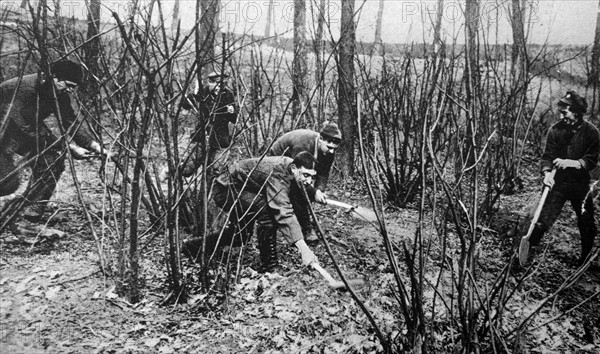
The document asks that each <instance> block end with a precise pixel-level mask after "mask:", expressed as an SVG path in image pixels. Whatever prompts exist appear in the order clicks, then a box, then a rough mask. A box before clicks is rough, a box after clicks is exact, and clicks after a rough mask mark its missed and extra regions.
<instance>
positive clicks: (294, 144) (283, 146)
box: [269, 129, 335, 192]
mask: <svg viewBox="0 0 600 354" xmlns="http://www.w3.org/2000/svg"><path fill="white" fill-rule="evenodd" d="M319 135H320V134H319V133H317V132H315V131H312V130H308V129H296V130H292V131H289V132H287V133H285V134H283V135H282V136H281V137H280V138H279V139H277V140H276V141H275V142H274V143H273V146H271V150H270V151H269V155H271V156H288V157H291V158H294V157H295V156H296V155H298V154H299V153H301V152H303V151H307V152H309V153H311V154H313V156H314V157H315V158H316V159H317V164H316V165H315V171H316V172H317V176H316V178H315V188H317V189H318V190H320V191H321V192H324V191H325V189H326V188H327V181H328V180H329V171H331V165H332V164H333V160H334V158H335V155H334V154H324V153H323V152H321V150H320V149H319V144H318V141H319Z"/></svg>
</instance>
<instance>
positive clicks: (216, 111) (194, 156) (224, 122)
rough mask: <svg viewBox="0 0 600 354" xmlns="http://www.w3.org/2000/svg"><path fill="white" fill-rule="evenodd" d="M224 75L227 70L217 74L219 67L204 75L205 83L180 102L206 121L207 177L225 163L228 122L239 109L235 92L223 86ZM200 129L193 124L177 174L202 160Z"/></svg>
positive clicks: (194, 167) (193, 169)
mask: <svg viewBox="0 0 600 354" xmlns="http://www.w3.org/2000/svg"><path fill="white" fill-rule="evenodd" d="M228 78H229V76H228V75H227V74H224V73H223V74H221V73H220V72H219V71H212V72H210V73H209V74H208V75H207V76H206V84H205V85H204V86H203V87H202V88H201V90H200V91H199V92H197V93H194V94H190V95H188V96H187V97H186V99H185V100H184V102H183V104H182V107H183V108H184V109H193V108H195V109H197V110H198V114H199V115H203V116H204V119H205V122H206V124H207V126H206V132H207V135H208V145H207V146H206V150H207V154H208V156H207V157H208V158H207V166H209V168H208V170H209V171H213V172H211V173H209V174H211V176H209V177H214V176H216V175H218V174H219V172H220V170H221V169H222V168H223V166H224V165H225V164H226V160H227V156H225V154H224V153H225V150H226V149H227V148H228V147H229V145H230V144H231V136H230V134H229V123H233V124H235V122H236V121H237V116H238V113H239V107H238V105H237V103H236V101H235V96H234V94H233V92H232V91H231V90H229V89H228V88H227V86H226V84H227V79H228ZM200 129H204V127H200V126H197V127H196V130H195V131H194V133H192V147H191V149H190V154H189V156H187V157H186V158H185V160H184V163H183V164H182V166H181V167H180V168H181V174H182V175H183V176H185V177H189V176H191V175H193V174H194V173H195V172H196V170H197V169H198V167H200V166H202V163H203V162H204V156H202V155H201V154H200V147H199V146H198V144H199V143H200V141H199V139H200V137H201V134H200V133H199V132H200ZM210 179H212V178H209V180H210Z"/></svg>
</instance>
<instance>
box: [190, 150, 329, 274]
mask: <svg viewBox="0 0 600 354" xmlns="http://www.w3.org/2000/svg"><path fill="white" fill-rule="evenodd" d="M314 162H315V161H314V158H313V157H312V155H311V154H309V153H307V152H301V153H300V154H298V155H297V156H296V157H295V158H294V159H293V160H292V159H291V158H289V157H285V156H268V157H264V158H253V159H246V160H241V161H238V162H237V163H235V164H232V165H231V166H230V167H229V170H228V171H225V172H223V173H222V174H221V175H219V177H218V178H217V179H216V180H215V187H214V191H213V199H214V201H215V203H216V204H217V206H219V207H220V208H221V209H222V210H223V212H225V213H230V216H229V221H228V222H227V223H226V224H225V225H222V227H221V228H220V231H218V232H215V233H212V234H210V235H208V237H207V239H206V250H208V252H209V254H210V252H212V250H214V249H215V248H216V247H219V246H227V245H234V246H240V245H242V244H245V243H246V242H247V241H248V240H249V238H250V237H251V236H252V232H253V228H254V223H255V222H256V233H257V238H258V247H259V252H260V261H261V265H260V268H259V271H261V272H268V271H272V270H274V269H275V268H276V267H277V265H278V258H277V231H280V233H281V234H282V235H283V237H284V238H285V239H286V241H287V242H288V243H289V244H293V245H294V246H296V248H297V249H298V251H299V252H300V255H301V256H302V264H303V265H305V266H308V265H310V264H311V263H313V262H318V260H317V257H316V256H315V254H314V253H313V252H312V251H311V249H310V248H309V247H308V245H307V244H306V242H305V241H304V238H303V235H302V229H301V227H300V224H299V223H298V219H297V218H296V215H295V214H294V209H293V207H292V204H291V200H292V199H293V198H294V197H293V195H294V194H298V193H301V194H304V190H303V189H304V188H306V193H307V194H308V196H309V198H310V199H313V198H314V195H315V190H314V188H312V186H311V183H312V180H313V179H314V178H315V174H316V171H315V169H314ZM304 200H306V199H304ZM201 246H202V239H193V240H190V241H187V242H186V243H185V244H184V247H183V251H184V253H185V254H186V255H188V256H190V257H192V258H196V257H197V256H198V254H199V251H200V249H201Z"/></svg>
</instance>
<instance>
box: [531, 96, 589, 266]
mask: <svg viewBox="0 0 600 354" xmlns="http://www.w3.org/2000/svg"><path fill="white" fill-rule="evenodd" d="M587 107H588V106H587V102H586V101H585V99H584V98H583V97H581V96H579V95H578V94H577V93H575V92H574V91H567V94H566V95H565V96H564V97H563V98H561V99H560V101H558V111H559V113H560V116H561V120H560V121H559V122H557V123H555V124H554V125H552V127H550V130H549V131H548V135H547V137H546V147H545V149H544V154H543V155H542V159H541V171H542V173H543V175H544V185H546V186H548V187H550V188H551V190H550V192H549V194H548V197H547V199H546V202H545V204H544V206H543V208H542V212H541V214H540V218H539V221H538V222H537V223H536V225H535V227H534V229H533V232H532V234H531V237H530V238H529V241H530V244H531V245H532V246H537V245H539V243H540V241H541V239H542V236H543V235H544V233H545V232H546V231H548V230H549V229H550V227H552V225H553V224H554V222H555V221H556V219H557V218H558V216H559V215H560V213H561V210H562V207H563V205H564V204H565V202H566V201H567V200H568V201H570V202H571V205H572V207H573V209H574V211H575V214H576V215H577V226H578V227H579V233H580V235H581V258H580V259H579V264H583V263H584V262H585V260H586V258H587V257H588V256H589V254H590V253H591V251H592V247H593V246H594V239H595V238H596V234H597V233H598V231H597V228H596V224H595V220H594V203H593V198H592V196H591V195H590V194H591V193H589V184H590V171H591V170H593V169H594V167H596V164H597V162H598V154H599V153H600V133H599V132H598V129H597V128H596V127H595V126H594V125H593V124H591V123H589V122H587V121H585V120H583V116H584V114H585V113H586V111H587ZM552 170H556V174H555V175H554V177H553V175H552Z"/></svg>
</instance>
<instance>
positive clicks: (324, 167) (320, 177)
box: [315, 155, 334, 192]
mask: <svg viewBox="0 0 600 354" xmlns="http://www.w3.org/2000/svg"><path fill="white" fill-rule="evenodd" d="M333 159H334V155H331V156H323V157H320V161H319V162H318V163H317V166H316V168H315V171H316V172H317V176H316V178H315V188H316V189H318V190H320V191H321V192H325V189H327V182H328V181H329V172H330V171H331V165H333Z"/></svg>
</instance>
